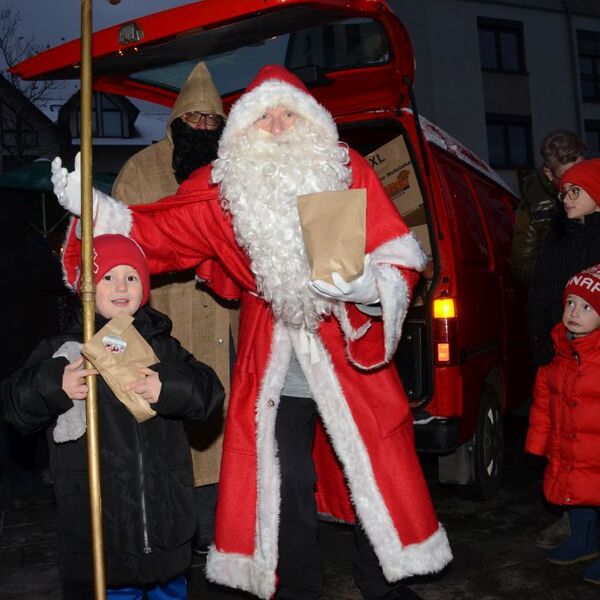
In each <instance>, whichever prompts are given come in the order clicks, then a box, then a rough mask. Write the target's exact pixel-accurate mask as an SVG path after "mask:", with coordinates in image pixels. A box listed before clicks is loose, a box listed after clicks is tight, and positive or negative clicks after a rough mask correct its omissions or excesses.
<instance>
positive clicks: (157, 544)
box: [0, 307, 224, 587]
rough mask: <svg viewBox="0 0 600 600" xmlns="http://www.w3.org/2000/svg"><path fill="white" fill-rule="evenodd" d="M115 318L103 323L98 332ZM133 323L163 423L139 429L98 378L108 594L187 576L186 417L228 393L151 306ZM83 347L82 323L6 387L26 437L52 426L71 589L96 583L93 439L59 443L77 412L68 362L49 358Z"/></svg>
mask: <svg viewBox="0 0 600 600" xmlns="http://www.w3.org/2000/svg"><path fill="white" fill-rule="evenodd" d="M105 323H106V320H103V319H101V318H100V317H98V322H97V329H98V328H100V327H102V326H103V325H104V324H105ZM134 325H135V327H136V329H137V330H138V331H139V332H140V333H141V334H142V336H143V337H144V338H145V339H146V341H148V342H149V344H150V345H151V346H152V348H153V349H154V352H155V353H156V355H157V356H158V358H159V359H160V361H161V362H160V363H158V364H156V365H154V366H153V367H152V369H154V370H155V371H157V372H158V373H159V376H160V380H161V383H162V388H161V392H160V396H159V399H158V402H157V403H156V404H153V408H154V409H155V410H156V411H157V413H158V415H157V416H156V417H153V418H152V419H150V420H148V421H146V422H144V423H137V422H136V420H135V419H134V418H133V416H132V415H131V414H130V413H129V412H128V411H127V409H126V408H125V406H124V405H123V404H122V403H121V402H120V401H119V400H118V399H117V398H116V396H115V395H114V394H113V393H112V391H111V390H110V388H109V387H108V386H107V385H106V383H105V382H104V380H103V379H102V378H101V377H98V415H99V436H100V464H101V484H102V508H103V529H104V549H105V568H106V583H107V587H116V586H121V585H137V586H139V585H142V584H145V583H152V582H164V581H166V580H168V579H170V578H171V577H174V576H176V575H179V574H181V573H183V572H184V571H185V569H187V567H188V566H189V564H190V560H191V543H190V542H191V538H192V535H193V533H194V528H195V516H194V504H193V481H192V466H191V455H190V449H189V445H188V442H187V437H186V434H185V432H184V429H183V421H182V419H189V420H194V421H204V420H205V419H207V418H208V417H210V416H211V415H213V414H215V413H217V412H219V411H220V410H221V408H222V404H223V396H224V394H223V387H222V386H221V383H220V382H219V380H218V378H217V376H216V375H215V373H214V372H213V370H212V369H211V368H210V367H208V366H207V365H205V364H203V363H201V362H199V361H197V360H195V359H194V357H193V356H192V355H191V354H190V353H189V352H187V351H186V350H185V349H184V348H182V347H181V345H180V344H179V342H178V341H177V340H176V339H175V338H173V337H171V335H170V332H171V321H170V319H169V318H168V317H166V316H165V315H163V314H162V313H159V312H158V311H155V310H154V309H152V308H149V307H142V308H141V309H140V310H138V312H137V313H136V316H135V321H134ZM81 340H82V326H81V316H80V314H78V315H77V317H76V319H75V321H74V323H72V326H71V327H70V328H69V329H68V331H67V332H66V333H65V334H63V335H61V336H57V337H54V338H50V339H49V340H46V341H44V342H42V343H41V344H40V345H39V346H38V347H37V348H36V349H35V350H34V352H33V354H32V355H31V357H30V358H29V360H28V361H27V363H26V364H25V365H24V367H23V368H22V369H20V370H18V371H17V372H15V373H14V374H13V375H12V376H11V377H10V378H8V379H6V380H5V381H3V382H2V386H1V388H0V392H1V396H0V400H1V404H0V407H1V414H2V416H3V418H4V419H6V420H7V421H9V422H10V423H12V424H13V425H14V426H15V427H17V429H19V430H20V431H21V432H22V433H24V434H26V433H31V432H35V431H37V430H40V429H42V428H46V427H49V434H50V435H49V446H50V453H51V454H50V461H51V462H50V466H51V469H52V472H53V476H54V486H55V494H56V503H57V521H58V523H57V529H58V535H59V545H60V548H59V557H60V567H61V572H62V575H63V578H64V579H65V581H72V582H81V583H89V582H91V581H92V578H93V571H92V559H91V531H90V518H89V510H90V509H89V492H88V474H87V473H88V470H87V447H86V444H87V436H86V435H84V436H83V437H81V438H79V439H78V440H75V441H69V442H64V443H61V444H56V443H55V442H54V440H53V438H52V435H51V432H52V429H53V425H54V423H55V421H56V419H57V417H58V415H60V414H61V413H64V412H65V411H67V410H68V409H69V408H71V407H72V406H73V401H72V400H70V399H69V398H68V397H67V395H66V394H65V393H64V392H63V390H62V387H61V386H62V374H63V371H64V368H65V366H66V364H67V360H66V359H65V358H50V357H51V356H52V355H53V354H54V353H55V352H56V350H57V349H58V348H59V347H61V346H62V345H63V343H65V342H68V341H78V342H81Z"/></svg>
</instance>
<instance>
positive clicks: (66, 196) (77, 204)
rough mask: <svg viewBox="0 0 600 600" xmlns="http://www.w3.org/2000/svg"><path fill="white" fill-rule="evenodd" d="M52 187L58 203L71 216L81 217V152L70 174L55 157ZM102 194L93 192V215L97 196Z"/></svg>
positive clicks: (96, 204)
mask: <svg viewBox="0 0 600 600" xmlns="http://www.w3.org/2000/svg"><path fill="white" fill-rule="evenodd" d="M51 180H52V185H53V186H54V195H55V196H56V197H57V198H58V202H59V203H60V205H61V206H62V207H63V208H64V209H65V210H68V211H69V212H70V213H71V214H73V215H75V216H76V217H80V216H81V152H78V153H77V155H76V156H75V169H74V170H73V171H71V172H70V173H69V172H68V171H67V169H65V168H64V167H63V166H62V160H61V159H60V157H59V156H57V157H56V158H55V159H54V160H53V161H52V179H51ZM101 193H102V192H98V190H93V192H92V194H93V207H94V215H95V214H96V207H97V206H98V195H99V194H101Z"/></svg>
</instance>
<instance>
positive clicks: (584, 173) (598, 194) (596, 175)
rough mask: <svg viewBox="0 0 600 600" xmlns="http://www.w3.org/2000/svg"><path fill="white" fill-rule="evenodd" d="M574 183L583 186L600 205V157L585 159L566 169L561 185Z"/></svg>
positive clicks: (561, 187)
mask: <svg viewBox="0 0 600 600" xmlns="http://www.w3.org/2000/svg"><path fill="white" fill-rule="evenodd" d="M565 183H572V184H573V185H578V186H579V187H581V188H583V189H584V190H585V191H586V192H587V193H588V194H589V195H590V196H591V197H592V199H593V200H594V201H595V202H596V204H599V205H600V158H593V159H590V160H584V161H583V162H580V163H577V164H575V165H573V166H572V167H571V168H570V169H568V170H567V171H565V173H564V175H563V176H562V177H561V178H560V187H559V189H561V190H562V189H563V187H564V185H565Z"/></svg>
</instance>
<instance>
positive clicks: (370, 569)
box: [53, 66, 451, 600]
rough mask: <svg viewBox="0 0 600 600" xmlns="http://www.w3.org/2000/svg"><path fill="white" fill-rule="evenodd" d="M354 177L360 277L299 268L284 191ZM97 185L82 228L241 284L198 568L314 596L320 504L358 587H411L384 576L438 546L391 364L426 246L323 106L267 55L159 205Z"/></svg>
mask: <svg viewBox="0 0 600 600" xmlns="http://www.w3.org/2000/svg"><path fill="white" fill-rule="evenodd" d="M53 169H54V176H53V181H54V183H55V193H56V195H57V196H58V197H59V200H60V201H61V203H62V204H63V205H64V206H65V207H67V208H68V209H69V210H71V211H72V212H74V213H75V214H78V211H79V204H80V202H79V178H78V173H77V172H73V173H70V174H69V173H67V172H66V170H65V169H62V168H61V165H60V160H59V159H57V160H55V163H54V166H53ZM361 188H363V189H366V193H367V211H366V247H365V252H366V256H367V258H366V260H365V268H364V272H363V274H362V275H361V276H360V277H359V278H357V279H355V280H354V281H352V282H345V281H344V280H343V279H341V278H340V277H337V276H334V284H329V283H326V282H324V281H311V275H310V274H311V271H310V267H309V264H308V260H307V256H306V251H305V248H304V243H303V239H302V233H301V229H300V224H299V217H298V209H297V197H298V196H299V195H302V194H308V193H314V192H324V191H333V190H344V189H361ZM94 198H95V205H96V208H95V233H96V234H99V233H107V232H109V231H110V232H116V231H118V232H121V233H127V234H130V235H132V236H133V237H134V238H135V239H136V240H137V241H138V242H139V243H140V244H141V246H142V247H143V248H144V250H145V252H146V255H147V257H148V262H149V266H150V269H151V271H152V272H155V273H156V272H164V271H174V270H179V269H187V268H191V267H195V268H196V270H197V273H198V274H199V276H200V277H202V279H204V280H205V281H206V282H207V283H208V284H209V285H210V286H211V287H212V288H213V289H214V291H216V292H217V293H219V294H221V295H223V296H225V297H228V298H233V297H241V307H242V309H241V310H242V315H241V323H240V335H239V348H238V356H237V361H236V365H235V369H234V376H233V383H232V390H231V399H230V406H229V410H228V414H227V425H226V431H225V440H224V445H223V461H222V467H221V482H220V490H219V503H218V509H217V525H216V532H215V544H214V546H213V547H212V548H211V550H210V552H209V556H208V560H207V575H208V577H209V578H210V579H211V580H213V581H215V582H218V583H221V584H224V585H228V586H232V587H237V588H241V589H243V590H247V591H249V592H251V593H253V594H255V595H257V596H259V597H261V598H270V597H271V596H272V595H273V594H274V593H276V594H277V597H278V598H295V599H304V598H306V599H307V600H308V599H313V598H318V597H319V596H320V592H321V580H322V567H321V562H320V560H319V552H318V544H317V515H318V513H325V514H328V515H330V516H332V517H334V518H336V519H340V520H344V521H351V522H356V523H357V525H356V531H357V535H356V539H357V541H358V545H359V552H358V555H357V556H358V558H357V564H356V570H355V573H356V580H357V584H358V586H359V588H360V589H361V592H362V595H363V597H365V598H386V599H391V598H416V597H417V596H416V594H415V593H414V592H412V591H411V590H410V589H409V588H407V587H405V586H402V585H399V584H398V583H397V582H398V581H399V580H401V579H403V578H406V577H409V576H411V575H415V574H425V573H433V572H436V571H439V570H441V569H442V568H443V567H444V566H445V565H446V564H447V563H448V562H449V561H450V560H451V552H450V548H449V545H448V540H447V537H446V534H445V531H444V529H443V527H442V526H441V525H440V523H439V522H438V520H437V518H436V516H435V512H434V509H433V506H432V503H431V500H430V497H429V493H428V490H427V486H426V484H425V481H424V478H423V474H422V472H421V469H420V465H419V462H418V459H417V456H416V452H415V448H414V439H413V428H412V417H411V412H410V409H409V405H408V401H407V398H406V396H405V394H404V391H403V388H402V384H401V382H400V380H399V377H398V373H397V371H396V369H395V367H394V365H393V364H392V363H390V360H391V359H392V356H393V354H394V351H395V349H396V346H397V343H398V340H399V337H400V333H401V326H402V321H403V319H404V316H405V313H406V309H407V307H408V305H409V302H410V290H411V289H412V286H413V284H414V283H415V281H416V279H417V277H418V273H419V271H421V270H422V268H423V266H424V262H425V257H424V255H423V252H422V251H421V249H420V247H419V244H418V243H417V241H416V239H415V238H414V237H413V236H412V234H411V232H410V230H409V229H408V228H407V227H406V225H405V223H404V222H403V221H402V218H401V217H400V215H399V214H398V212H397V210H396V209H395V208H394V206H393V204H392V203H391V201H390V200H389V198H388V197H387V195H386V193H385V191H384V189H383V187H382V185H381V183H380V182H379V179H378V178H377V175H376V174H375V173H374V171H373V170H372V169H371V168H370V167H369V166H368V165H367V163H366V161H365V160H364V159H363V158H362V157H361V156H360V155H359V154H357V153H356V152H354V151H353V150H352V149H349V148H348V147H347V146H345V145H344V144H342V143H340V141H339V137H338V132H337V128H336V126H335V123H334V121H333V119H332V117H331V115H330V114H329V113H328V112H327V111H326V110H325V109H324V108H323V107H322V106H321V105H320V104H319V103H318V102H317V101H316V100H315V99H314V97H313V96H312V95H311V94H310V93H309V92H308V90H307V89H306V87H305V86H304V84H303V83H302V82H301V81H300V80H299V79H298V78H297V77H295V76H294V75H292V74H291V73H290V72H288V71H287V70H285V69H283V68H281V67H277V66H268V67H265V68H263V69H262V70H261V71H260V72H259V74H258V76H257V78H256V79H255V80H254V81H253V82H252V84H251V85H250V86H249V87H248V89H247V90H246V92H245V93H244V94H243V95H242V96H241V97H240V98H239V99H238V101H237V102H236V103H235V104H234V105H233V106H232V109H231V111H230V114H229V118H228V121H227V125H226V127H225V130H224V132H223V136H222V138H221V141H220V143H219V157H218V159H217V160H216V161H215V162H214V164H213V166H212V168H210V167H207V168H204V169H200V170H198V171H196V172H195V173H194V174H193V175H192V176H191V177H190V178H189V179H188V180H187V181H186V182H184V183H183V184H182V185H181V187H180V188H179V191H178V193H177V194H176V195H175V196H172V197H170V198H167V199H164V200H162V201H160V202H158V203H155V204H147V205H140V206H131V207H126V206H124V205H122V204H120V203H118V202H116V201H114V200H113V199H111V198H108V197H105V196H103V195H102V194H99V193H97V192H95V194H94ZM76 229H77V228H76V227H75V226H73V227H72V228H71V231H70V233H69V237H68V239H69V244H68V245H67V248H66V251H65V255H64V260H65V266H66V268H67V269H68V268H69V265H70V263H72V261H73V260H75V258H78V257H77V253H78V243H77V240H76ZM200 358H201V357H200ZM311 451H312V454H311Z"/></svg>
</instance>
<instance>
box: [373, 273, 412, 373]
mask: <svg viewBox="0 0 600 600" xmlns="http://www.w3.org/2000/svg"><path fill="white" fill-rule="evenodd" d="M375 279H376V281H377V289H378V290H379V299H380V301H381V312H382V314H383V334H384V345H385V357H384V359H383V362H384V363H387V362H389V361H390V360H391V359H392V357H393V356H394V352H396V348H397V347H398V342H399V341H400V337H401V336H402V325H403V323H404V318H405V317H406V311H407V310H408V306H409V304H410V290H409V289H408V285H407V283H406V281H405V280H404V277H403V276H402V273H401V272H400V271H398V270H397V269H396V268H395V267H389V266H385V265H381V266H380V267H378V268H377V269H376V275H375Z"/></svg>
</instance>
